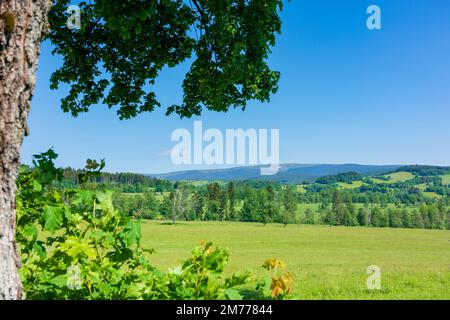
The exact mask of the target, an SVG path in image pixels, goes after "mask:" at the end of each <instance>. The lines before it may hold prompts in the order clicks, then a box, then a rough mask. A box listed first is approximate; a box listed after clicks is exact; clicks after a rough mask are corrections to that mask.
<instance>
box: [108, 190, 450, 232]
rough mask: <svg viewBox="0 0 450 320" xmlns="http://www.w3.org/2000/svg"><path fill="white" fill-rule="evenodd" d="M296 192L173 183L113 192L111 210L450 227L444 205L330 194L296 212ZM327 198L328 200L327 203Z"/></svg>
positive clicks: (234, 218) (192, 217) (170, 217)
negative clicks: (358, 200)
mask: <svg viewBox="0 0 450 320" xmlns="http://www.w3.org/2000/svg"><path fill="white" fill-rule="evenodd" d="M299 199H301V196H300V194H299V193H298V192H297V190H296V188H295V187H294V186H283V187H279V185H276V186H275V187H274V186H272V185H271V184H267V185H266V186H264V187H262V188H253V187H251V186H249V185H248V184H240V185H237V184H236V183H234V182H229V183H227V184H222V185H220V184H218V183H210V184H208V185H206V186H204V187H195V188H194V187H192V185H189V184H183V183H177V184H176V185H175V186H174V189H173V190H172V191H171V192H166V193H165V194H155V193H154V192H145V193H142V194H137V195H124V194H122V193H118V194H117V196H116V197H115V198H114V202H115V203H114V204H115V206H116V207H117V208H118V209H119V210H121V211H122V212H125V213H127V214H129V215H132V216H134V217H136V218H148V219H161V220H162V219H168V220H172V221H173V223H176V222H177V221H178V220H186V221H193V220H198V221H242V222H259V223H262V224H264V225H265V224H267V223H281V224H284V225H288V224H294V223H302V224H323V225H334V226H373V227H393V228H427V229H450V210H448V209H446V206H445V205H444V203H443V202H442V201H441V202H438V203H433V204H422V205H421V206H420V207H418V208H417V209H415V210H411V209H408V208H405V207H399V208H396V207H392V206H391V207H389V206H388V205H381V204H375V205H374V204H369V203H366V204H365V205H363V206H362V207H361V206H359V208H358V207H357V205H356V204H355V203H354V202H353V199H352V196H351V194H350V193H348V192H344V193H343V192H340V191H338V190H334V191H333V192H332V193H331V195H330V198H328V197H324V198H323V199H322V200H323V201H322V202H321V203H320V205H319V206H318V209H316V210H312V209H311V208H308V209H306V211H304V212H301V210H298V207H299V205H300V203H299ZM328 199H329V200H328Z"/></svg>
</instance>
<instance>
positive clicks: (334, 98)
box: [22, 0, 450, 173]
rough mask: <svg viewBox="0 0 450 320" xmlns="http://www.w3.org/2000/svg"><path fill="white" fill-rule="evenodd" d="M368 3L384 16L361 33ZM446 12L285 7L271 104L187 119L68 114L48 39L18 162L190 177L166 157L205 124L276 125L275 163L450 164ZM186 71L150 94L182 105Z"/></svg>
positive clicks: (391, 6)
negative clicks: (101, 164) (178, 133)
mask: <svg viewBox="0 0 450 320" xmlns="http://www.w3.org/2000/svg"><path fill="white" fill-rule="evenodd" d="M430 2H432V5H431V3H430ZM371 4H376V5H378V6H380V8H381V10H382V29H381V30H372V31H371V30H368V29H367V28H366V19H367V17H368V15H367V14H366V9H367V7H368V6H369V5H371ZM449 16H450V1H448V0H433V1H427V0H416V1H414V0H396V1H392V0H388V1H381V0H371V1H365V0H346V1H343V0H342V1H337V0H330V1H324V0H292V1H290V2H286V3H285V9H284V11H283V13H282V20H283V27H282V29H283V33H282V34H281V35H280V36H278V38H277V44H276V47H275V48H274V49H273V54H272V56H271V57H270V59H269V63H270V65H271V66H272V68H273V69H275V70H279V71H280V72H281V80H280V83H279V85H280V89H279V91H278V93H277V94H276V95H275V96H273V97H272V99H271V102H270V103H264V104H263V103H259V102H251V103H250V104H249V106H248V108H247V110H246V111H245V112H242V111H239V110H231V111H230V112H228V113H226V114H224V113H212V112H205V113H204V114H203V115H202V117H201V118H193V119H183V120H180V119H178V118H177V117H176V116H170V117H166V116H164V110H165V109H164V108H161V109H160V110H157V111H156V112H154V113H151V114H142V115H140V116H138V117H137V118H135V119H132V120H126V121H120V120H118V118H117V116H116V113H115V112H114V111H112V110H108V109H107V107H105V106H103V105H97V106H93V107H92V108H91V111H90V112H89V113H86V114H83V115H81V116H79V117H78V118H72V117H71V116H70V115H69V114H65V113H63V112H62V111H61V109H60V107H59V100H60V98H62V97H63V96H64V94H65V92H67V91H66V89H65V88H62V89H61V90H58V91H52V90H50V89H49V77H50V75H51V73H52V72H53V71H55V70H56V68H57V67H58V65H59V64H60V60H61V59H60V58H59V57H53V56H51V54H50V51H51V47H50V45H49V44H48V43H44V44H43V46H42V50H41V59H40V65H39V70H38V76H37V87H36V92H35V96H34V98H33V101H32V108H31V113H30V117H29V126H30V131H31V135H30V136H29V137H27V138H25V141H24V144H23V147H22V162H24V163H29V162H30V161H31V156H32V155H33V154H35V153H39V152H42V151H45V150H47V149H48V148H49V147H54V149H55V151H56V152H57V153H59V155H60V158H59V160H58V164H59V165H62V166H72V167H76V168H80V167H83V165H84V163H85V160H86V159H87V158H96V159H99V158H105V159H106V163H107V168H106V170H108V171H111V172H116V171H128V172H140V173H160V172H167V171H174V170H181V169H197V168H201V166H191V167H185V166H183V167H180V166H175V165H173V164H172V162H171V160H170V156H169V152H168V151H169V150H170V149H171V148H172V147H173V146H174V143H173V142H171V140H170V135H171V133H172V131H173V130H174V129H177V128H186V129H189V130H192V128H193V121H194V120H202V121H203V126H204V127H205V128H218V129H220V130H225V129H227V128H243V129H248V128H267V129H270V128H278V129H280V158H281V162H282V163H292V162H296V163H362V164H417V163H420V164H436V165H450V18H449ZM187 70H188V65H186V64H185V65H181V66H179V67H177V68H175V69H168V70H164V72H163V73H162V74H161V76H160V78H159V81H158V83H157V84H156V88H155V90H156V93H157V95H158V98H159V100H160V102H162V105H163V106H168V105H171V104H173V103H179V102H180V101H181V97H182V91H181V88H180V84H181V82H182V79H183V77H184V74H185V73H186V71H187ZM203 168H204V167H203Z"/></svg>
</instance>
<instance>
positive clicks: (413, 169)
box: [395, 165, 450, 176]
mask: <svg viewBox="0 0 450 320" xmlns="http://www.w3.org/2000/svg"><path fill="white" fill-rule="evenodd" d="M401 171H406V172H410V173H413V174H414V175H415V176H440V175H444V174H448V173H450V167H438V166H424V165H413V166H404V167H400V168H398V169H397V170H396V171H395V172H401Z"/></svg>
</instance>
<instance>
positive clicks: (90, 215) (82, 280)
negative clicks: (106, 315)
mask: <svg viewBox="0 0 450 320" xmlns="http://www.w3.org/2000/svg"><path fill="white" fill-rule="evenodd" d="M56 157H57V155H56V154H55V153H54V152H53V151H52V150H49V151H48V152H46V153H43V154H41V155H39V156H36V159H37V161H35V162H34V168H27V167H22V169H21V172H20V176H19V179H18V195H17V233H16V240H17V242H18V244H19V247H20V253H21V259H22V263H23V266H22V268H21V269H20V275H21V279H22V282H23V285H24V290H25V293H26V297H27V298H28V299H241V298H246V297H247V298H250V297H252V296H256V295H258V296H264V297H266V298H284V297H285V295H286V294H287V293H288V292H289V291H290V289H289V288H290V287H289V281H287V282H286V280H280V279H281V278H277V277H273V283H271V282H270V278H268V279H269V281H267V280H266V281H259V282H258V281H256V282H255V283H254V285H255V286H254V289H251V290H250V291H247V293H249V294H247V295H245V296H243V295H242V294H241V293H240V291H239V290H238V288H239V287H240V286H242V285H246V286H247V287H248V286H251V285H252V283H251V278H250V272H249V271H245V272H242V273H236V274H232V275H231V276H229V277H227V278H224V277H223V276H222V272H223V270H224V266H225V264H226V262H227V261H228V256H229V253H228V251H227V250H226V249H223V248H217V247H214V246H213V244H212V243H202V244H201V245H200V246H198V247H197V248H195V249H194V250H193V252H192V257H191V258H190V259H188V260H186V261H185V262H184V263H183V264H182V265H180V266H178V267H176V268H174V269H171V270H169V271H168V272H162V271H159V270H157V269H156V268H155V267H153V266H152V265H150V263H149V262H148V256H149V254H151V253H152V250H144V249H143V248H142V247H141V242H140V241H141V226H140V221H138V220H133V219H132V218H131V217H130V216H129V215H127V214H121V213H119V212H118V211H116V210H115V208H114V206H113V201H112V196H113V192H112V191H108V190H83V189H74V190H65V189H61V188H59V182H58V181H59V180H60V177H61V170H60V169H56V168H55V167H54V164H53V160H54V159H55V158H56ZM89 165H90V167H89V168H87V171H86V173H85V174H87V175H89V174H90V172H92V173H93V174H97V173H98V167H96V166H95V165H94V166H93V165H92V161H91V163H90V164H89ZM99 166H100V165H99ZM87 180H89V179H86V181H87ZM283 276H284V275H282V277H283ZM283 279H285V278H283ZM275 281H278V282H277V283H276V284H274V282H275ZM270 286H273V287H274V288H278V287H279V289H276V290H275V289H272V292H270V291H268V288H269V287H270Z"/></svg>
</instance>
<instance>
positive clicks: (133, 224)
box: [124, 220, 141, 245]
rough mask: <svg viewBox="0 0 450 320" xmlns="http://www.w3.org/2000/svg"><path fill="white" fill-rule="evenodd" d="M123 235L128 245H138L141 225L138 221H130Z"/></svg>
mask: <svg viewBox="0 0 450 320" xmlns="http://www.w3.org/2000/svg"><path fill="white" fill-rule="evenodd" d="M124 233H125V240H126V242H127V243H128V244H129V245H130V244H135V243H139V241H140V240H141V223H140V222H139V221H133V220H130V222H129V223H128V225H127V227H126V229H125V231H124Z"/></svg>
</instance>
